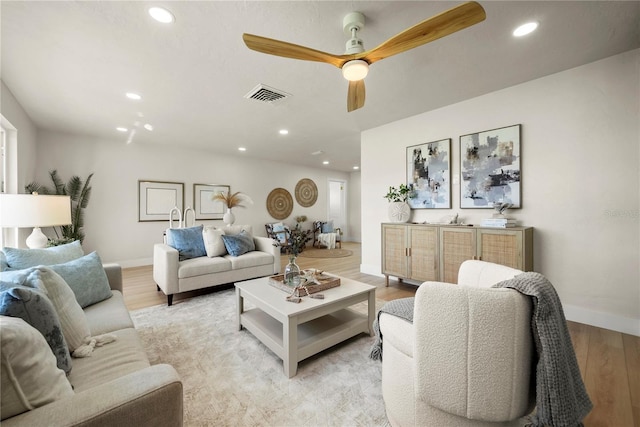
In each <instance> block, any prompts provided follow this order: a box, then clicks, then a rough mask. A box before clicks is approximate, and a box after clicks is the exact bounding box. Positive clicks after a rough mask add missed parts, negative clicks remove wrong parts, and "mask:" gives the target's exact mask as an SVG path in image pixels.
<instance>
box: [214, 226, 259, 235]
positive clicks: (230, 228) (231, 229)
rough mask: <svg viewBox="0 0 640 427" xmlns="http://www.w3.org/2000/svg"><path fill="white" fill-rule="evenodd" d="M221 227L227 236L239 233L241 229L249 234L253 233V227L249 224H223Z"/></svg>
mask: <svg viewBox="0 0 640 427" xmlns="http://www.w3.org/2000/svg"><path fill="white" fill-rule="evenodd" d="M221 229H222V230H224V234H226V235H227V236H229V235H231V236H233V235H236V234H240V233H241V232H243V231H244V232H246V233H247V234H249V235H253V228H252V227H251V226H250V225H225V226H224V227H222V228H221Z"/></svg>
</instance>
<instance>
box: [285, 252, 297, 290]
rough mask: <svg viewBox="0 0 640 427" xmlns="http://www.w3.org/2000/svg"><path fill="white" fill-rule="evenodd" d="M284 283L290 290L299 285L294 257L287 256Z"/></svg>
mask: <svg viewBox="0 0 640 427" xmlns="http://www.w3.org/2000/svg"><path fill="white" fill-rule="evenodd" d="M284 283H285V285H288V286H291V287H292V288H294V287H296V286H298V285H299V284H300V267H298V264H296V257H295V256H294V255H290V256H289V264H287V265H286V266H285V268H284Z"/></svg>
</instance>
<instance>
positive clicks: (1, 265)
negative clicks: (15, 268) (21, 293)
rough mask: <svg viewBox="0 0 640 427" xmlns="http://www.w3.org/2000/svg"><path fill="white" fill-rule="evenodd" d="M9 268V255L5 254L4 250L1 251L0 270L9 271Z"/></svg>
mask: <svg viewBox="0 0 640 427" xmlns="http://www.w3.org/2000/svg"><path fill="white" fill-rule="evenodd" d="M8 269H9V264H7V257H6V256H5V255H4V252H2V251H0V272H3V271H7V270H8Z"/></svg>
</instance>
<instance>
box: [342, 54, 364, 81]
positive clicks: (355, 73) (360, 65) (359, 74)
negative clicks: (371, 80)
mask: <svg viewBox="0 0 640 427" xmlns="http://www.w3.org/2000/svg"><path fill="white" fill-rule="evenodd" d="M367 74H369V64H368V63H367V61H363V60H361V59H354V60H352V61H348V62H346V63H345V64H344V65H343V66H342V76H343V77H344V78H345V79H347V80H349V81H350V82H356V81H358V80H362V79H364V78H365V77H367Z"/></svg>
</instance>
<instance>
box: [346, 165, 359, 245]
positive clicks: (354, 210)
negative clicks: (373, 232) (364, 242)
mask: <svg viewBox="0 0 640 427" xmlns="http://www.w3.org/2000/svg"><path fill="white" fill-rule="evenodd" d="M360 185H361V181H360V171H357V172H351V174H350V175H349V202H348V205H349V218H348V219H349V235H348V236H345V237H344V240H345V241H351V242H360V241H361V240H360V236H361V235H362V228H361V226H360V215H361V212H362V210H361V206H362V195H361V194H360Z"/></svg>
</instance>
